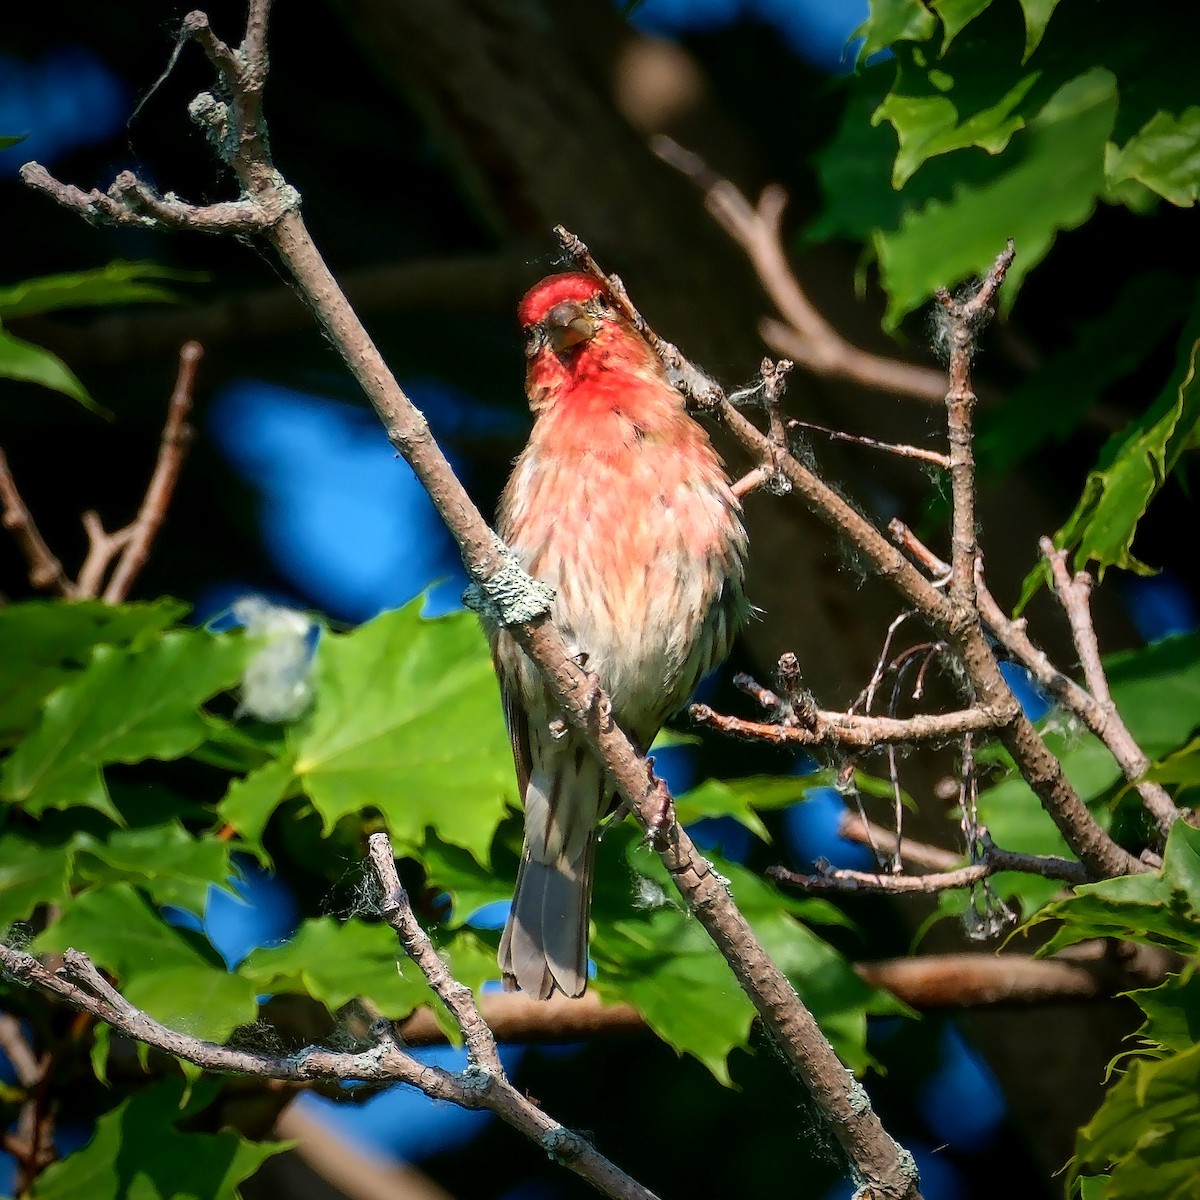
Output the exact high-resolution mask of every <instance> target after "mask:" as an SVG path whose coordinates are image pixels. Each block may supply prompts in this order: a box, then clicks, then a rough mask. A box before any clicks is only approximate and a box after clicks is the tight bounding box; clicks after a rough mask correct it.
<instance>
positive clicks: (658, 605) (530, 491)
mask: <svg viewBox="0 0 1200 1200" xmlns="http://www.w3.org/2000/svg"><path fill="white" fill-rule="evenodd" d="M519 316H520V322H521V327H522V329H523V330H524V332H525V334H526V336H527V338H528V342H527V345H526V349H525V356H526V358H527V359H528V369H527V373H526V391H527V393H528V395H529V404H530V408H531V409H532V410H533V412H534V415H535V417H536V420H535V422H534V426H533V432H532V434H531V435H530V438H529V443H528V445H527V446H526V447H525V449H524V451H522V453H521V456H520V457H519V458H518V459H517V462H516V466H515V468H514V470H513V473H512V477H511V478H510V479H509V481H508V486H507V487H506V488H505V490H504V495H503V497H502V498H501V501H500V512H499V519H498V529H499V532H500V536H501V537H503V538H504V540H505V541H506V542H507V543H508V544H509V546H511V547H512V549H513V550H514V551H515V552H516V554H517V556H518V557H519V558H520V560H521V563H522V565H523V566H524V568H525V570H526V571H528V572H529V574H531V575H532V576H534V577H535V578H536V579H540V580H542V581H543V582H545V583H547V584H549V585H550V586H551V587H552V588H554V591H555V600H554V605H553V618H554V621H555V624H556V625H557V626H558V628H559V630H560V631H561V632H562V635H563V637H564V638H565V640H566V642H567V644H568V646H569V647H570V649H571V652H572V653H573V654H576V655H578V656H580V661H582V662H585V663H586V666H587V669H588V670H589V671H591V672H594V674H595V675H596V677H597V679H598V681H599V683H600V686H601V687H603V688H604V690H605V692H606V693H607V694H608V696H609V697H610V699H611V701H612V715H613V719H614V720H615V721H616V722H617V723H618V724H619V725H620V726H621V728H622V729H623V730H624V731H625V733H626V734H627V735H628V736H629V738H630V739H631V740H632V741H633V742H634V744H635V745H637V746H638V747H640V748H641V749H642V750H643V751H644V750H645V749H646V748H647V747H648V746H649V745H650V743H651V742H652V741H653V739H654V736H655V734H656V733H657V732H658V730H659V728H660V726H661V725H662V723H663V721H664V720H665V719H666V718H667V716H669V715H670V714H671V713H672V712H674V711H675V710H676V709H678V708H679V707H680V706H681V705H682V704H683V703H684V702H685V701H686V700H687V698H688V697H689V696H690V695H691V693H692V691H693V690H694V689H695V687H696V685H697V684H698V683H699V682H700V680H701V678H702V677H703V676H704V675H705V674H706V673H707V672H708V671H709V670H711V669H712V667H713V666H715V665H716V664H717V663H718V662H720V661H721V660H722V659H723V658H724V657H725V655H726V654H728V652H729V647H730V644H731V642H732V640H733V637H734V634H735V633H736V632H737V629H738V626H739V625H740V623H741V621H742V619H743V617H744V616H745V613H746V602H745V597H744V595H743V590H742V583H743V572H744V565H745V558H746V533H745V530H744V529H743V527H742V522H741V505H740V504H739V503H738V500H737V497H736V496H734V494H733V492H732V491H731V490H730V486H729V480H728V478H727V476H726V474H725V471H724V469H723V467H722V465H721V460H720V459H719V458H718V457H717V453H716V451H715V450H714V449H713V447H712V444H711V443H710V442H709V440H708V435H707V434H706V433H705V432H704V430H703V429H701V428H700V426H699V425H697V424H696V423H695V422H694V421H693V420H692V419H691V418H690V417H689V416H688V415H687V413H686V412H685V411H684V406H683V400H682V398H681V396H680V395H679V393H678V392H677V391H676V390H675V389H674V388H673V387H672V386H671V384H670V383H669V382H668V381H667V377H666V373H665V371H664V369H663V366H662V364H661V362H660V361H659V359H658V357H657V356H656V355H655V354H654V353H653V351H651V349H650V348H649V346H647V344H646V343H645V341H644V340H643V339H642V337H641V336H640V335H639V334H638V333H637V332H636V330H634V329H633V328H632V327H631V326H630V325H629V323H628V322H627V321H626V320H625V319H624V318H623V317H621V316H620V315H619V314H618V313H617V312H616V311H615V310H614V309H613V307H612V305H611V304H610V303H609V300H608V298H607V297H606V295H605V293H604V291H603V290H602V289H601V288H600V286H599V285H598V284H597V283H596V281H595V280H594V279H592V278H590V277H589V276H587V275H583V274H565V275H552V276H550V277H549V278H547V279H544V280H542V282H541V283H539V284H538V285H537V286H536V287H534V288H533V289H532V290H531V291H530V292H529V293H528V294H527V295H526V296H525V298H524V299H523V300H522V301H521V306H520V309H519ZM492 654H493V657H494V658H495V662H496V669H497V673H498V675H499V678H500V685H501V691H502V693H503V697H504V712H505V718H506V720H507V723H508V730H509V735H510V737H511V739H512V748H513V758H514V759H515V760H516V768H517V783H518V787H519V789H520V792H521V798H522V801H523V803H524V806H525V844H524V848H523V851H522V858H521V866H520V871H519V874H518V876H517V887H516V893H515V895H514V896H513V903H512V910H511V913H510V915H509V918H508V923H507V925H506V926H505V929H504V935H503V937H502V938H501V940H500V956H499V957H500V967H501V970H502V971H503V973H504V979H505V984H506V985H507V986H508V987H509V988H520V989H521V990H522V991H525V992H529V993H531V994H532V995H535V996H538V997H540V998H542V999H547V998H549V997H550V996H551V995H553V994H554V992H555V991H560V992H563V993H564V994H565V995H567V996H579V995H582V994H583V991H584V989H585V988H586V987H587V943H588V909H589V905H590V900H591V889H592V865H593V860H594V858H595V849H596V832H597V825H598V823H599V821H600V818H601V817H602V816H603V814H604V813H605V812H606V810H607V809H608V807H609V805H610V803H611V801H612V798H613V797H612V792H611V790H610V789H609V788H608V786H607V785H606V783H605V779H604V770H603V768H602V767H601V765H600V763H599V762H598V761H596V759H595V758H594V757H593V755H592V753H591V751H590V750H589V749H588V747H587V745H586V743H585V742H584V740H583V739H582V738H581V737H580V736H579V735H578V734H577V733H576V732H574V731H573V730H567V729H564V728H563V726H562V723H561V721H556V717H557V716H558V709H557V706H556V704H555V701H554V699H553V697H552V696H551V694H550V693H549V692H548V690H547V688H546V685H545V684H544V683H543V682H542V679H541V677H540V676H539V674H538V672H537V669H536V668H535V667H534V665H533V663H532V662H530V660H529V659H528V658H526V657H525V655H524V653H523V652H522V651H521V650H520V648H519V647H518V646H517V644H516V643H515V642H514V641H513V639H512V637H511V636H510V635H509V634H507V633H505V632H504V631H503V630H496V631H494V632H493V633H492ZM584 656H585V657H584Z"/></svg>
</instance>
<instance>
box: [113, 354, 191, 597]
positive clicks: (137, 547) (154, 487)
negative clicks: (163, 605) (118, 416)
mask: <svg viewBox="0 0 1200 1200" xmlns="http://www.w3.org/2000/svg"><path fill="white" fill-rule="evenodd" d="M203 356H204V347H203V346H201V345H200V343H199V342H194V341H193V342H185V343H184V345H183V346H182V348H181V349H180V351H179V372H178V374H177V375H176V377H175V387H174V389H173V390H172V392H171V399H170V402H169V403H168V405H167V419H166V423H165V424H164V425H163V431H162V437H161V439H160V441H159V447H158V460H157V461H156V462H155V464H154V473H153V474H152V475H151V476H150V483H149V484H148V485H147V487H146V495H145V497H144V498H143V500H142V505H141V508H140V509H139V510H138V515H137V517H136V518H135V519H134V521H133V523H132V524H131V525H129V526H127V527H126V528H125V529H123V530H122V531H121V534H122V535H126V534H127V535H128V538H127V540H126V542H125V546H124V549H123V551H122V553H121V557H120V558H119V559H118V560H117V565H116V568H115V570H114V571H113V573H112V577H111V578H110V579H109V581H108V586H107V587H106V588H105V589H104V600H105V602H106V603H108V604H121V603H122V602H123V601H124V600H125V597H126V596H128V595H129V589H130V588H131V587H132V586H133V581H134V580H135V579H136V578H137V576H138V572H139V571H141V569H142V567H143V566H145V564H146V559H147V557H148V556H149V554H150V547H151V545H152V544H153V542H154V539H155V537H156V536H157V535H158V531H159V529H160V528H161V527H162V523H163V520H164V519H165V518H166V515H167V509H168V508H169V507H170V504H171V497H172V496H173V495H174V493H175V485H176V483H177V482H178V480H179V472H180V470H181V468H182V467H183V460H184V458H185V457H186V456H187V451H188V447H189V446H190V445H191V441H192V436H193V430H192V427H191V426H190V425H189V424H188V423H187V419H188V416H189V414H190V413H191V411H192V391H193V389H194V387H195V384H196V371H197V368H198V367H199V366H200V360H201V358H203Z"/></svg>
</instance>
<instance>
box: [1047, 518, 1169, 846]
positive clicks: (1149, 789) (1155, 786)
mask: <svg viewBox="0 0 1200 1200" xmlns="http://www.w3.org/2000/svg"><path fill="white" fill-rule="evenodd" d="M1039 546H1040V549H1041V551H1042V554H1043V555H1044V556H1045V558H1046V561H1047V562H1048V563H1049V564H1050V574H1051V577H1052V579H1053V581H1054V592H1055V595H1057V596H1058V599H1059V602H1060V603H1061V604H1062V606H1063V609H1064V611H1065V612H1066V614H1067V620H1068V621H1069V622H1070V625H1071V637H1072V639H1073V641H1074V642H1075V649H1076V651H1077V652H1078V654H1079V663H1080V665H1081V666H1082V667H1083V678H1084V680H1085V681H1086V683H1087V686H1088V690H1089V691H1090V692H1091V694H1092V695H1091V699H1092V701H1093V704H1092V705H1089V708H1090V709H1091V714H1092V720H1091V721H1089V722H1088V724H1089V727H1091V728H1092V732H1093V733H1095V735H1096V736H1097V737H1098V738H1099V739H1100V740H1101V741H1102V742H1103V743H1104V744H1105V745H1106V746H1107V747H1108V749H1109V750H1110V751H1111V753H1112V756H1113V757H1114V758H1115V759H1116V760H1117V762H1118V764H1119V765H1120V767H1121V770H1122V772H1123V773H1124V775H1125V778H1126V779H1128V780H1129V782H1130V783H1132V784H1133V786H1134V789H1135V790H1136V791H1137V793H1138V796H1139V797H1140V798H1141V801H1142V804H1143V805H1144V806H1145V808H1146V811H1147V812H1148V813H1149V814H1150V815H1151V816H1152V817H1153V818H1154V821H1155V823H1156V824H1157V825H1158V828H1159V830H1160V831H1161V832H1162V834H1163V836H1164V837H1165V836H1166V834H1168V833H1169V832H1170V830H1171V826H1172V825H1174V824H1175V822H1176V821H1177V820H1178V819H1179V810H1178V809H1177V808H1176V807H1175V802H1174V801H1173V800H1172V799H1171V796H1170V794H1169V793H1168V792H1167V790H1166V788H1164V787H1163V786H1162V784H1159V783H1155V782H1154V781H1153V780H1152V779H1146V778H1145V775H1146V772H1147V771H1149V770H1150V759H1149V758H1148V757H1147V756H1146V754H1145V753H1144V751H1143V750H1142V748H1141V747H1140V746H1139V745H1138V744H1137V742H1136V741H1134V739H1133V736H1132V734H1130V732H1129V729H1128V728H1127V727H1126V725H1125V722H1124V721H1123V720H1122V719H1121V714H1120V713H1119V712H1118V711H1117V706H1116V704H1114V703H1113V698H1112V692H1111V691H1109V687H1108V676H1107V675H1105V673H1104V664H1103V663H1102V662H1101V661H1100V644H1099V642H1098V641H1097V639H1096V629H1095V626H1094V625H1093V624H1092V609H1091V604H1090V599H1091V594H1092V586H1093V580H1092V577H1091V575H1089V574H1088V573H1087V571H1078V572H1076V573H1075V574H1074V575H1072V574H1071V572H1070V570H1069V569H1068V567H1067V552H1066V551H1065V550H1058V549H1055V546H1054V543H1053V542H1052V541H1051V540H1050V539H1049V538H1042V540H1041V542H1040V543H1039Z"/></svg>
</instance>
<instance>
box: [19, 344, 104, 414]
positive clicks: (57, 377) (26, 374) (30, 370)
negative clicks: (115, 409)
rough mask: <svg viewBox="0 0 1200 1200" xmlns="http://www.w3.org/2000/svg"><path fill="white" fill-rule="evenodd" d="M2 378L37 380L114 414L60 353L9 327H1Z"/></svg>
mask: <svg viewBox="0 0 1200 1200" xmlns="http://www.w3.org/2000/svg"><path fill="white" fill-rule="evenodd" d="M0 379H15V380H17V381H18V382H19V383H36V384H38V385H40V386H41V387H44V388H49V389H50V391H52V392H61V393H62V394H63V395H64V396H69V397H70V398H71V399H72V400H77V401H78V402H79V403H80V404H82V405H83V407H84V408H86V409H88V410H90V411H91V412H94V413H97V414H98V415H100V416H104V417H111V416H112V413H110V412H109V411H108V409H106V408H104V407H103V406H102V405H99V404H97V403H96V401H95V400H93V399H92V397H91V396H90V395H89V394H88V390H87V388H85V387H84V386H83V384H82V383H81V382H80V380H79V377H78V376H77V375H76V374H75V372H74V371H72V370H71V368H70V367H68V366H67V364H66V363H65V362H63V360H62V359H61V358H59V357H58V355H57V354H52V353H51V352H50V351H49V350H46V349H44V348H43V347H41V346H35V345H34V344H33V343H32V342H27V341H25V339H24V338H19V337H17V336H16V334H13V333H9V332H8V330H7V329H0Z"/></svg>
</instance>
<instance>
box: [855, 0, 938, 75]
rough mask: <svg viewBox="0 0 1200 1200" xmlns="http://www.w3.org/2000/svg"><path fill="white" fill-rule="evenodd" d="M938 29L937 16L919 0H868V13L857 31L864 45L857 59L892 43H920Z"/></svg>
mask: <svg viewBox="0 0 1200 1200" xmlns="http://www.w3.org/2000/svg"><path fill="white" fill-rule="evenodd" d="M936 30H937V19H936V18H935V17H934V15H933V13H931V12H930V11H929V9H927V8H926V7H925V5H924V4H922V3H921V0H870V15H869V16H868V17H867V19H866V21H864V22H863V24H862V25H861V26H859V28H858V29H857V30H855V32H854V35H853V36H855V37H862V38H863V39H864V40H863V46H862V49H861V50H860V51H859V61H860V62H861V61H862V60H863V59H865V58H869V57H870V56H871V55H872V54H875V53H876V52H877V51H879V50H882V49H884V48H885V47H886V46H890V45H892V43H893V42H902V41H916V42H923V41H926V40H927V39H928V38H930V37H932V36H933V34H934V33H935V32H936Z"/></svg>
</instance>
